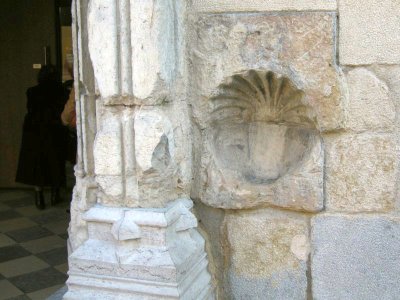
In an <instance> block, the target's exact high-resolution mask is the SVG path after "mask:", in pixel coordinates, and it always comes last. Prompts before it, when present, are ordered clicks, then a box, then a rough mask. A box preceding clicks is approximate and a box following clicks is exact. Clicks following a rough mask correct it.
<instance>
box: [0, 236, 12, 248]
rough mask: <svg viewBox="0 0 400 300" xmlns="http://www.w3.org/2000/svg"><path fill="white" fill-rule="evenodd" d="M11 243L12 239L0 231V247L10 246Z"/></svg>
mask: <svg viewBox="0 0 400 300" xmlns="http://www.w3.org/2000/svg"><path fill="white" fill-rule="evenodd" d="M13 244H15V241H14V240H13V239H11V238H9V237H8V236H6V235H5V234H4V233H0V247H6V246H11V245H13Z"/></svg>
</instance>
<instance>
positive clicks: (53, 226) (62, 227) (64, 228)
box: [43, 218, 69, 234]
mask: <svg viewBox="0 0 400 300" xmlns="http://www.w3.org/2000/svg"><path fill="white" fill-rule="evenodd" d="M68 225H69V218H68V219H67V220H63V221H60V222H53V223H47V224H45V225H43V227H44V228H47V229H48V230H50V231H51V232H54V233H55V234H63V233H67V232H68Z"/></svg>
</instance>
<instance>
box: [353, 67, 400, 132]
mask: <svg viewBox="0 0 400 300" xmlns="http://www.w3.org/2000/svg"><path fill="white" fill-rule="evenodd" d="M346 77H347V84H348V88H349V99H348V110H347V122H346V127H347V128H349V129H352V130H355V131H365V130H379V129H381V130H382V129H383V130H392V129H393V128H394V121H395V116H396V109H395V106H394V103H393V101H392V99H391V98H390V92H389V88H388V86H387V85H386V84H385V82H383V81H382V80H380V79H379V78H377V77H376V76H375V74H374V73H372V72H371V71H369V70H367V69H365V68H356V69H354V70H351V71H350V72H349V73H348V74H347V76H346Z"/></svg>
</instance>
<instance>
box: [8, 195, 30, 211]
mask: <svg viewBox="0 0 400 300" xmlns="http://www.w3.org/2000/svg"><path fill="white" fill-rule="evenodd" d="M3 203H4V204H5V205H8V206H9V207H12V208H18V207H25V206H29V205H32V204H35V198H34V197H33V195H32V196H28V197H23V198H20V199H12V200H7V201H3Z"/></svg>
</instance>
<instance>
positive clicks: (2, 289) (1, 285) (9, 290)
mask: <svg viewBox="0 0 400 300" xmlns="http://www.w3.org/2000/svg"><path fill="white" fill-rule="evenodd" d="M22 294H23V292H22V291H20V290H19V289H18V288H16V287H15V286H14V285H12V284H11V282H9V281H8V280H0V299H1V300H3V299H9V298H11V297H16V296H19V295H22Z"/></svg>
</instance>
